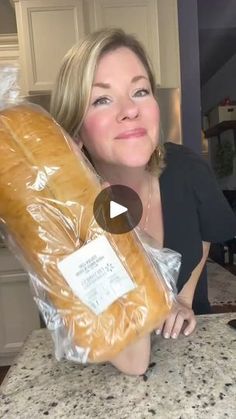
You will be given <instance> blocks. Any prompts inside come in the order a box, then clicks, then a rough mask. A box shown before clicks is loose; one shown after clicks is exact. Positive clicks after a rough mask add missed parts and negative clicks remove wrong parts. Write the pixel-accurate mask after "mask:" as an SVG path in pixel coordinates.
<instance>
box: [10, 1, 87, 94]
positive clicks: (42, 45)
mask: <svg viewBox="0 0 236 419" xmlns="http://www.w3.org/2000/svg"><path fill="white" fill-rule="evenodd" d="M15 1H16V0H15ZM15 6H16V18H17V30H18V37H19V46H20V61H21V67H22V83H21V84H22V89H23V92H24V93H25V94H28V93H30V92H37V91H48V90H51V89H52V86H53V83H54V81H55V77H56V74H57V71H58V68H59V66H60V63H61V60H62V58H63V56H64V55H65V53H66V52H67V51H68V49H69V48H70V47H71V46H72V45H73V44H75V43H76V42H77V41H78V40H79V39H80V38H81V37H82V36H83V34H84V24H83V9H82V7H83V3H82V0H19V1H16V3H15Z"/></svg>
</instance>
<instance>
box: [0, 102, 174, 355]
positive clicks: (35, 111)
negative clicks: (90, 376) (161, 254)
mask: <svg viewBox="0 0 236 419" xmlns="http://www.w3.org/2000/svg"><path fill="white" fill-rule="evenodd" d="M0 151H1V160H0V196H1V200H0V217H1V220H2V222H3V223H4V224H5V226H6V227H7V231H8V232H9V234H11V235H12V237H13V238H14V240H15V242H16V244H17V245H18V246H19V247H20V249H21V253H22V257H23V258H24V260H25V261H26V263H27V266H30V267H31V269H32V272H34V273H35V274H36V275H37V277H38V278H39V281H40V286H41V287H42V288H44V290H45V292H46V295H47V298H49V300H50V302H51V304H52V305H53V306H54V307H55V308H56V309H57V311H58V313H59V314H60V316H61V318H62V320H63V323H64V325H65V330H67V334H68V335H70V336H72V340H73V344H74V345H76V346H79V347H82V348H85V349H87V348H88V349H89V354H88V361H89V362H102V361H106V360H110V359H112V358H113V357H114V356H116V355H117V354H118V353H119V352H120V351H121V350H123V349H124V348H125V347H126V346H127V345H129V344H130V343H132V342H134V341H135V340H137V339H138V338H139V337H141V336H144V335H145V334H147V333H150V332H151V331H152V330H153V329H154V328H155V327H157V325H158V323H160V322H161V321H163V319H164V318H165V317H166V315H167V314H168V312H169V311H170V308H171V298H170V294H169V291H168V289H167V287H166V285H165V283H164V282H163V280H162V279H161V278H160V277H158V275H157V274H156V272H155V271H154V268H153V266H152V264H151V263H150V261H149V259H148V257H147V255H146V254H145V251H144V249H143V247H142V245H141V244H140V243H139V241H138V240H137V237H136V235H135V234H134V233H133V232H129V233H125V234H114V235H112V234H109V233H107V232H104V231H103V230H102V229H101V227H100V226H99V225H98V224H97V222H96V220H95V218H94V215H93V203H94V200H95V198H96V196H97V195H98V193H99V192H100V191H101V186H100V182H99V180H98V178H97V176H96V175H95V173H94V172H93V171H92V170H91V169H90V168H89V167H88V165H87V162H86V161H85V159H84V158H83V156H82V155H80V154H78V155H77V154H75V153H74V152H73V151H72V149H71V146H70V142H69V141H68V138H67V137H66V134H65V132H64V131H63V130H62V129H61V127H59V125H58V124H57V123H56V122H55V121H54V120H53V119H52V118H51V117H50V115H48V114H47V113H45V112H42V110H41V108H39V107H34V106H31V105H19V106H15V107H12V108H8V109H6V110H4V111H1V112H0ZM101 234H102V235H105V236H106V237H107V239H108V240H109V242H110V244H111V245H112V247H113V249H114V250H115V251H116V253H117V255H118V256H119V258H120V259H121V261H122V262H123V264H124V266H125V268H126V270H127V272H128V273H129V275H130V277H131V278H132V280H133V281H134V283H135V284H136V285H137V287H136V288H135V289H134V290H132V291H130V292H129V293H127V294H126V295H124V296H123V297H121V298H119V299H118V300H116V301H115V302H114V303H113V304H111V305H110V306H109V307H108V308H107V309H106V310H105V311H104V312H103V313H101V314H99V315H95V314H94V313H93V312H92V311H91V310H90V309H89V308H88V307H87V306H86V305H85V304H83V303H82V301H81V300H80V299H79V298H78V297H76V296H75V295H74V293H73V292H72V290H71V288H70V287H69V285H68V284H67V282H66V281H65V279H64V277H63V276H62V274H61V272H60V270H59V268H58V262H60V261H61V260H63V259H64V258H65V257H66V256H67V255H70V254H71V253H73V252H74V251H76V250H78V249H79V248H80V247H81V246H83V244H85V243H86V242H87V241H88V240H92V239H94V238H96V237H98V236H99V235H101Z"/></svg>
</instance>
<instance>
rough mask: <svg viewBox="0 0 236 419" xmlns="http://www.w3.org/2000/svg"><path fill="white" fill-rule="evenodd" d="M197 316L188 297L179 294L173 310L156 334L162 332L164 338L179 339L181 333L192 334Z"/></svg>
mask: <svg viewBox="0 0 236 419" xmlns="http://www.w3.org/2000/svg"><path fill="white" fill-rule="evenodd" d="M196 324H197V322H196V317H195V315H194V312H193V310H192V307H191V304H189V303H188V302H187V301H186V299H184V298H183V297H181V296H180V295H178V296H177V298H176V302H175V303H174V304H173V307H172V310H171V312H170V314H169V316H168V317H167V319H166V320H165V322H164V323H163V324H161V325H160V327H159V328H158V329H157V330H156V334H157V335H159V334H162V335H163V336H164V338H166V339H168V338H169V337H171V338H173V339H177V338H178V336H179V334H180V333H183V334H184V335H185V336H188V335H190V334H191V333H192V332H193V331H194V329H195V327H196Z"/></svg>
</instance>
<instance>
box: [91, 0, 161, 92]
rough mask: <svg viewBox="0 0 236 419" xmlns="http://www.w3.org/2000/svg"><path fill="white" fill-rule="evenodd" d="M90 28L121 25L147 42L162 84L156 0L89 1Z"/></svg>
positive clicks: (144, 42) (120, 26) (148, 50)
mask: <svg viewBox="0 0 236 419" xmlns="http://www.w3.org/2000/svg"><path fill="white" fill-rule="evenodd" d="M87 11H88V19H89V26H90V31H91V32H92V31H93V30H97V29H100V28H102V27H118V28H122V29H124V31H126V32H127V33H132V34H134V35H136V37H137V38H138V39H139V40H140V41H141V42H142V43H143V45H144V46H145V48H146V50H147V52H148V55H149V56H150V57H151V60H152V63H153V67H154V71H155V75H156V81H157V83H158V84H160V83H161V78H160V77H161V76H160V52H159V30H158V8H157V1H156V0H87Z"/></svg>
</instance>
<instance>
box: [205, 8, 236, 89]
mask: <svg viewBox="0 0 236 419" xmlns="http://www.w3.org/2000/svg"><path fill="white" fill-rule="evenodd" d="M198 27H199V56H200V76H201V84H202V85H204V84H205V83H206V82H207V81H208V80H209V79H210V78H211V77H212V76H213V75H214V74H215V73H216V72H217V71H218V70H219V69H220V68H221V67H222V66H223V65H224V64H225V63H226V62H227V61H228V60H230V58H231V57H232V56H233V55H234V54H236V1H235V0H198Z"/></svg>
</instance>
